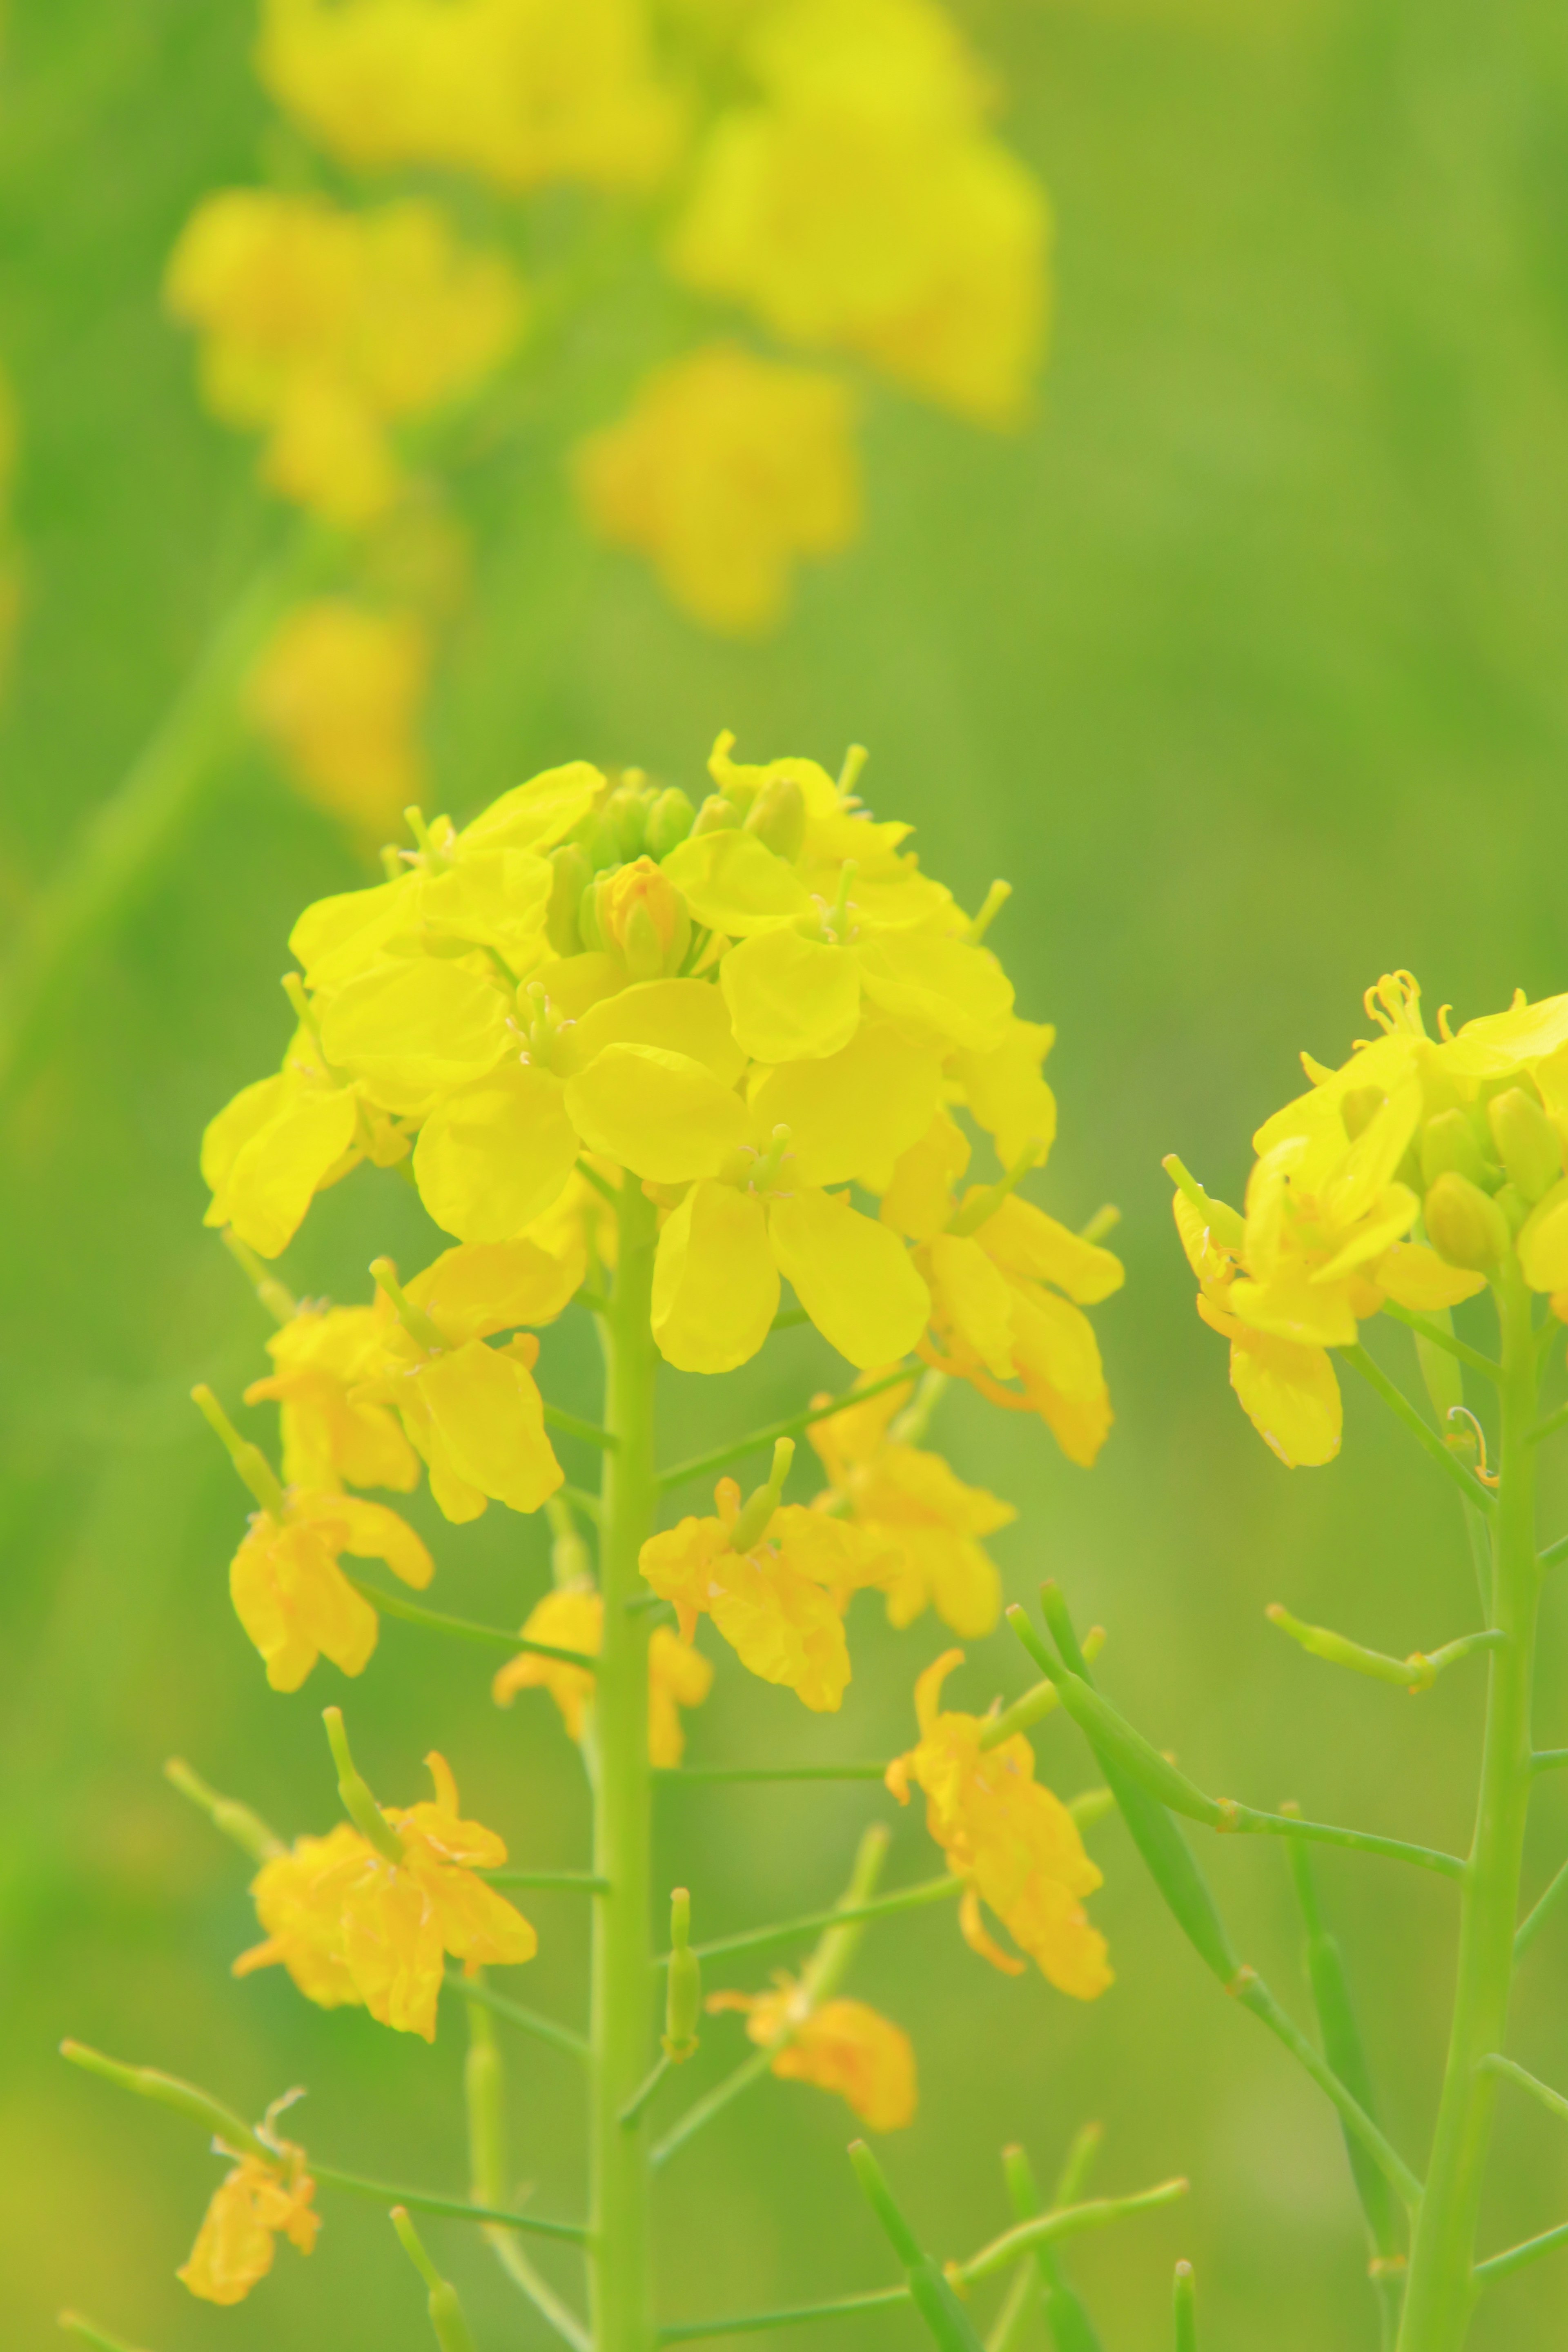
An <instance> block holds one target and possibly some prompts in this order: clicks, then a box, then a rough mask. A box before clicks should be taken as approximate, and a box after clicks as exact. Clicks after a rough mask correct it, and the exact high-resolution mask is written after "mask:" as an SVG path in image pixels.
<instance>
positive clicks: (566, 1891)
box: [479, 1870, 610, 1895]
mask: <svg viewBox="0 0 1568 2352" xmlns="http://www.w3.org/2000/svg"><path fill="white" fill-rule="evenodd" d="M479 1876H480V1877H481V1878H482V1879H483V1880H484V1882H485V1884H486V1885H487V1886H532V1887H536V1888H538V1889H539V1890H540V1892H541V1893H545V1892H549V1893H553V1894H557V1895H607V1894H608V1893H609V1891H610V1882H609V1880H608V1879H607V1878H595V1875H594V1874H593V1872H592V1871H591V1870H482V1871H480V1873H479Z"/></svg>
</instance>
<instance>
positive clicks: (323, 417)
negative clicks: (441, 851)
mask: <svg viewBox="0 0 1568 2352" xmlns="http://www.w3.org/2000/svg"><path fill="white" fill-rule="evenodd" d="M256 63H257V68H258V73H259V75H260V78H261V79H262V81H263V83H264V85H265V86H266V88H267V89H268V92H269V93H270V95H271V96H272V98H273V99H274V100H276V102H277V104H278V105H279V107H280V108H281V109H282V110H284V112H285V113H286V114H287V116H288V117H289V119H290V121H291V122H292V124H293V125H294V126H295V127H296V128H297V129H298V131H300V132H302V133H303V134H304V137H305V139H306V140H307V141H309V142H311V144H312V145H314V146H315V147H316V148H318V149H319V150H320V151H321V153H322V155H323V156H324V158H325V159H327V162H328V164H329V166H330V167H331V180H330V181H329V180H328V179H327V177H326V176H325V175H323V180H322V184H321V186H320V187H316V188H312V187H310V184H309V180H310V163H309V161H308V157H307V155H306V153H305V152H303V151H297V152H296V157H295V168H294V171H293V173H291V175H290V184H289V187H288V189H287V190H283V189H268V188H229V189H224V190H220V191H217V192H215V193H214V194H211V195H209V196H207V197H205V198H204V200H203V201H202V203H201V204H200V205H198V206H197V208H196V210H195V213H194V215H192V217H191V219H190V220H189V221H188V222H187V224H186V225H185V227H184V230H183V232H182V234H181V236H180V237H179V239H178V241H177V243H176V246H175V248H174V253H173V255H172V257H171V259H170V264H169V270H168V278H167V287H166V292H167V299H168V304H169V307H170V310H172V311H173V313H174V316H175V317H177V318H178V319H180V320H182V321H184V323H185V324H186V325H188V326H190V327H191V328H193V329H194V330H195V331H196V333H197V335H198V337H199V339H200V340H199V352H200V377H201V386H202V392H203V396H204V399H205V404H206V405H207V406H208V408H209V409H210V410H211V412H212V413H213V414H214V415H216V416H217V417H219V418H221V419H222V420H223V421H224V422H225V423H226V424H228V425H233V426H236V427H237V428H239V429H241V430H244V431H247V432H251V433H256V434H258V435H259V436H261V445H262V446H261V456H260V472H261V477H262V479H263V480H264V482H265V483H266V484H267V486H268V488H270V489H271V490H272V491H274V492H275V493H277V494H278V495H279V496H280V497H282V498H283V499H288V500H290V501H292V502H293V503H294V504H296V505H297V506H300V507H302V508H303V509H306V510H307V511H308V512H309V513H310V514H311V515H312V516H315V517H317V518H318V519H320V520H321V522H322V523H324V524H325V525H327V526H329V527H330V528H331V531H332V532H334V533H335V534H337V539H336V541H335V543H334V546H333V549H332V551H331V553H330V554H323V556H322V558H321V562H322V565H323V567H324V568H325V569H327V570H328V571H329V572H336V573H337V574H338V575H339V577H338V578H337V580H336V581H335V582H334V583H333V584H334V593H332V594H331V596H329V597H328V598H327V599H326V600H325V601H323V602H322V603H321V604H319V605H311V606H310V608H309V610H308V611H307V612H306V613H304V614H297V615H296V616H294V617H293V618H292V619H291V620H289V621H288V622H286V623H285V625H284V626H283V629H282V632H281V634H280V635H279V639H278V641H277V642H276V643H275V644H274V645H273V646H272V647H271V648H270V649H269V650H268V653H267V655H266V656H265V658H264V661H263V664H262V667H261V671H260V674H259V676H258V678H257V680H256V683H255V686H254V688H253V691H252V692H251V694H250V696H249V698H248V708H249V711H250V715H251V717H252V719H253V720H254V722H255V723H256V725H257V726H258V730H259V731H260V732H261V734H262V735H263V736H264V738H265V739H266V740H267V741H268V743H269V744H270V746H271V747H272V748H273V749H274V751H277V753H278V754H279V757H280V758H281V760H282V761H283V763H284V766H285V768H286V770H287V772H289V774H290V775H291V777H293V778H294V779H296V780H297V781H298V782H299V784H300V789H301V790H302V791H303V792H304V793H305V794H306V795H307V797H309V798H310V799H312V800H314V801H316V802H317V803H319V804H321V805H322V806H324V807H325V808H326V809H327V810H328V811H329V812H330V813H331V814H334V815H337V816H339V817H341V818H342V820H343V821H344V823H345V824H347V825H348V827H349V829H350V831H351V832H352V833H353V834H354V835H357V836H359V837H361V838H362V839H366V838H371V837H373V836H374V835H375V834H376V831H377V828H379V829H380V832H381V834H382V835H384V832H385V830H386V829H387V828H388V826H389V824H391V822H392V821H393V818H394V816H395V812H396V811H397V810H398V809H399V808H400V807H401V806H402V805H404V804H405V803H406V802H407V801H408V800H409V799H412V798H415V797H416V796H417V789H418V788H417V775H418V771H419V768H420V765H421V751H420V745H419V725H420V718H421V712H422V706H423V701H424V698H425V695H426V689H427V686H428V682H429V677H430V673H431V666H432V660H433V656H435V654H436V653H437V651H438V647H439V636H440V630H439V626H438V623H439V621H440V619H441V617H442V616H441V614H439V613H438V612H437V611H435V610H433V609H432V607H431V605H430V603H429V601H428V600H427V599H422V598H420V597H418V596H414V597H413V598H410V597H408V596H407V595H405V596H403V597H402V598H398V597H394V598H392V599H391V600H390V602H389V600H388V599H387V597H386V595H385V593H384V590H383V589H379V588H378V587H377V586H376V583H375V581H374V572H375V569H376V566H375V564H374V561H373V552H374V550H373V542H374V539H375V538H376V537H377V536H378V535H384V534H385V533H386V532H387V531H388V530H393V529H395V527H396V523H397V519H398V517H399V516H400V514H402V513H403V511H404V510H405V509H406V508H407V506H408V504H409V502H410V500H412V499H417V498H419V497H425V498H428V497H429V496H430V495H431V494H432V492H433V491H435V492H436V494H437V496H439V495H440V492H439V490H438V488H437V486H438V485H439V483H440V481H441V477H442V474H443V470H444V467H445V461H446V458H447V456H448V455H449V454H450V453H451V452H452V451H453V450H454V448H455V447H456V446H457V445H458V441H459V439H460V440H461V442H462V446H464V447H467V448H470V449H471V448H472V447H476V446H482V447H484V448H486V449H488V450H489V452H490V455H491V457H492V459H493V457H494V453H495V451H496V449H497V448H498V447H499V448H500V449H501V450H502V451H504V449H505V447H506V446H507V440H506V436H507V434H508V432H509V431H510V423H509V419H510V418H511V417H512V415H513V412H514V411H515V409H516V405H517V404H516V402H515V400H514V399H511V398H510V397H509V394H508V391H507V387H506V383H505V382H504V379H505V377H506V375H507V373H508V372H509V371H510V370H512V369H513V368H514V367H515V366H516V365H519V364H521V366H522V367H524V368H527V369H529V370H531V372H532V373H533V374H534V376H535V378H536V379H537V380H539V381H541V382H546V381H552V379H551V378H550V375H549V372H550V370H551V368H552V365H553V364H554V357H555V354H556V353H557V352H559V351H560V349H561V347H562V340H563V338H562V330H563V327H564V326H565V325H566V324H568V323H569V321H570V320H571V319H572V318H573V317H574V315H575V313H576V312H577V311H579V310H581V309H583V307H584V305H596V306H597V305H605V304H612V303H614V302H616V300H617V299H619V297H620V294H621V292H622V290H623V289H625V290H626V294H627V297H628V299H629V300H630V301H631V302H632V304H633V307H634V309H635V310H636V311H637V313H638V314H641V313H643V312H646V310H647V300H646V292H647V285H648V283H649V268H648V265H649V264H650V263H652V264H654V265H655V273H656V274H655V278H654V281H653V282H658V281H660V280H662V282H663V284H664V286H665V287H666V288H667V289H668V310H669V321H670V323H669V326H668V329H664V330H661V331H659V332H658V333H657V334H656V335H654V337H653V338H652V346H653V352H656V353H657V358H654V357H652V355H651V354H650V358H649V361H648V362H647V363H646V364H645V365H644V366H643V367H642V369H641V371H640V374H641V380H640V382H633V383H630V384H629V385H625V384H623V385H622V386H620V387H618V388H617V389H616V390H614V391H612V392H611V393H610V394H609V395H608V397H607V398H606V395H605V394H604V393H602V392H600V391H599V390H598V389H597V388H596V387H595V389H593V390H591V391H589V392H586V393H582V394H579V393H575V392H569V393H568V394H566V395H564V397H565V400H566V402H567V404H568V405H570V404H573V403H574V404H575V406H576V410H577V413H576V414H574V415H571V416H570V418H569V419H568V418H566V417H565V416H564V415H563V419H562V422H561V425H560V426H559V428H558V432H557V437H558V439H560V440H561V441H563V442H570V443H572V444H573V445H574V446H572V448H571V450H570V457H569V471H570V474H571V477H572V479H573V481H574V485H575V488H576V493H577V498H578V502H579V506H580V509H581V513H582V516H583V519H584V521H585V523H586V525H587V527H588V528H589V530H591V531H593V532H594V533H595V535H596V536H597V537H598V538H600V539H601V540H603V541H605V542H607V543H609V544H611V545H614V546H617V547H623V548H626V549H628V550H631V551H634V552H636V553H637V554H638V555H639V556H641V557H643V558H644V559H645V560H646V561H647V562H648V563H649V564H650V565H651V566H652V567H653V569H654V570H655V572H657V573H658V577H659V580H660V581H661V583H662V584H663V586H664V588H665V589H666V591H667V592H668V594H669V596H670V597H671V599H672V600H673V601H674V603H675V604H678V605H679V607H680V609H681V610H682V611H683V612H685V613H687V614H689V615H690V616H691V617H692V618H693V619H695V620H697V621H698V622H700V624H701V625H703V626H705V627H708V628H710V629H714V630H718V631H720V632H722V633H726V634H730V635H741V636H755V635H763V634H765V633H766V632H768V631H770V630H772V629H773V628H775V627H777V626H778V625H779V624H780V622H781V621H782V620H783V618H784V614H785V613H786V612H787V610H788V606H789V603H790V597H791V593H792V589H793V584H794V579H795V571H796V568H797V566H798V565H799V563H800V562H801V561H802V560H804V559H818V558H822V557H826V556H830V555H833V554H836V553H837V552H839V551H841V550H843V549H845V548H846V547H847V546H848V545H850V544H851V543H852V541H854V540H855V539H856V538H857V537H858V534H859V531H860V529H861V519H862V512H863V507H864V499H863V493H862V488H861V480H860V462H859V457H858V447H857V436H856V425H857V419H858V413H859V410H860V407H861V405H862V398H861V391H862V384H861V383H857V382H855V381H852V380H850V379H849V378H848V377H847V376H845V375H844V374H842V373H830V372H829V371H828V369H827V368H825V367H824V365H823V364H822V362H823V360H824V359H825V358H826V360H828V361H829V362H833V363H835V364H837V365H842V364H843V363H848V364H849V365H850V366H851V367H852V368H853V369H854V370H855V371H856V373H857V374H858V376H859V377H860V378H861V379H862V382H864V381H865V380H867V379H870V380H875V379H876V378H881V379H884V380H885V381H887V382H888V383H892V384H894V385H897V386H899V387H900V388H901V389H902V390H904V391H905V392H908V393H911V394H915V395H916V396H917V397H919V398H921V399H923V400H927V401H931V402H933V403H935V404H937V405H938V406H940V407H942V408H944V409H947V410H950V411H951V412H952V413H953V414H954V415H958V416H960V417H963V418H964V419H966V420H968V421H969V422H971V423H973V424H977V425H986V426H1010V425H1016V424H1017V423H1019V422H1020V421H1021V420H1022V419H1023V418H1024V416H1025V415H1026V413H1027V409H1028V404H1029V398H1030V392H1031V387H1032V384H1033V381H1034V377H1035V374H1036V373H1037V368H1038V365H1039V362H1040V358H1041V353H1042V351H1043V347H1044V339H1045V329H1046V316H1047V262H1048V246H1049V211H1048V206H1047V200H1046V196H1045V194H1044V191H1043V190H1042V188H1041V187H1040V185H1039V184H1038V182H1037V180H1036V178H1035V177H1034V175H1033V174H1032V173H1030V171H1029V170H1028V169H1027V167H1026V165H1025V164H1024V163H1021V162H1020V161H1019V160H1018V158H1017V157H1016V155H1014V154H1013V153H1012V152H1010V151H1009V150H1008V149H1007V148H1006V147H1005V146H1004V145H1002V144H1001V143H1000V142H999V141H998V140H997V138H996V136H995V134H994V130H993V128H992V119H993V117H994V113H995V110H996V105H995V101H996V92H995V90H994V88H993V85H992V82H991V79H990V78H989V77H988V76H987V75H986V74H985V73H984V71H983V70H982V68H980V66H979V64H978V63H977V61H976V59H975V58H974V57H973V55H972V54H971V52H970V50H969V48H968V47H967V44H966V42H965V40H964V38H963V35H962V33H961V32H960V30H959V28H958V26H956V25H955V24H954V23H953V21H952V18H951V16H949V15H948V13H947V11H946V10H945V8H943V7H942V6H941V5H938V0H744V5H738V6H715V5H708V0H696V5H680V0H675V4H674V5H664V6H656V5H653V0H572V5H569V6H568V5H563V0H262V7H261V26H260V36H259V39H258V45H257V49H256ZM341 167H347V170H348V172H349V173H352V174H358V175H361V177H362V178H363V181H364V182H365V183H366V184H367V198H366V201H364V202H363V203H358V204H356V203H353V202H345V201H344V200H343V196H342V170H341ZM443 174H445V175H448V176H449V177H451V178H452V180H453V181H454V183H455V185H454V187H453V189H452V194H453V196H454V198H455V199H456V200H457V202H456V203H455V204H454V205H453V207H452V208H451V209H450V210H449V209H448V208H447V204H446V202H445V201H444V200H443V197H442V194H441V186H440V175H443ZM465 180H468V181H473V180H477V181H479V182H480V183H482V184H483V185H484V187H485V188H486V190H487V191H489V192H491V193H490V195H489V200H488V209H489V218H490V221H491V224H492V225H491V226H490V228H489V233H488V238H489V241H488V242H487V243H486V245H485V246H484V247H482V248H480V247H476V246H475V245H473V244H472V243H471V242H469V241H468V237H467V236H465V235H464V234H463V233H461V232H460V231H459V230H458V226H456V214H457V210H458V205H461V206H462V208H463V209H464V210H465V211H468V212H471V210H472V205H471V202H470V201H469V198H468V193H467V192H466V191H465V190H464V189H463V187H462V185H461V184H462V182H464V181H465ZM563 187H569V188H572V189H574V190H576V191H577V192H578V194H577V195H576V197H575V198H574V205H575V207H576V209H575V210H574V213H573V214H572V215H570V216H569V218H570V226H568V227H567V229H566V230H565V232H564V236H565V241H564V243H563V229H562V221H563V218H565V217H568V216H565V215H562V214H561V212H560V208H559V199H558V198H556V199H555V208H554V209H553V210H552V212H551V213H550V214H549V215H548V216H547V215H544V214H542V213H539V212H538V209H537V205H536V201H535V200H536V199H537V198H538V197H539V196H540V194H541V193H542V192H546V191H558V190H559V189H561V188H563ZM498 195H499V197H500V200H501V204H500V208H499V209H498V208H497V207H496V205H495V197H496V196H498ZM525 277H526V279H527V281H528V282H527V284H526V285H525V282H524V281H525ZM634 287H635V288H636V289H637V291H636V292H635V293H633V291H632V289H634ZM694 311H695V312H696V314H697V316H696V320H695V326H694ZM703 313H708V314H709V315H707V316H704V315H702V314H703ZM531 327H533V328H536V330H537V331H535V332H533V333H531V331H530V330H531ZM694 336H695V340H694V339H693V338H694ZM742 337H749V338H750V339H751V340H750V341H745V340H742ZM567 340H568V341H569V340H570V339H569V338H568V339H567ZM672 349H673V351H674V355H673V356H671V355H670V354H671V352H672ZM612 404H613V406H614V408H615V409H616V411H618V413H614V414H611V415H608V416H607V417H606V419H605V421H603V422H601V423H600V424H598V425H597V426H596V428H595V429H593V430H590V431H587V432H584V430H583V425H584V422H585V421H586V420H585V418H584V415H583V414H582V411H583V410H584V408H585V409H587V410H588V411H589V412H590V413H591V412H592V411H593V410H594V409H595V408H598V409H601V410H604V409H605V408H606V407H610V406H611V405H612ZM476 407H477V408H478V409H479V412H480V413H479V417H478V418H477V419H476V421H475V424H474V425H473V427H472V428H470V429H468V430H467V431H466V433H465V428H464V425H463V418H464V415H465V414H466V412H468V411H469V410H472V409H475V408H476ZM452 503H454V504H455V503H456V501H453V502H452ZM449 527H453V528H455V527H456V526H449ZM400 793H401V794H402V796H403V798H402V800H401V801H400V800H399V798H398V795H399V794H400Z"/></svg>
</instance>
